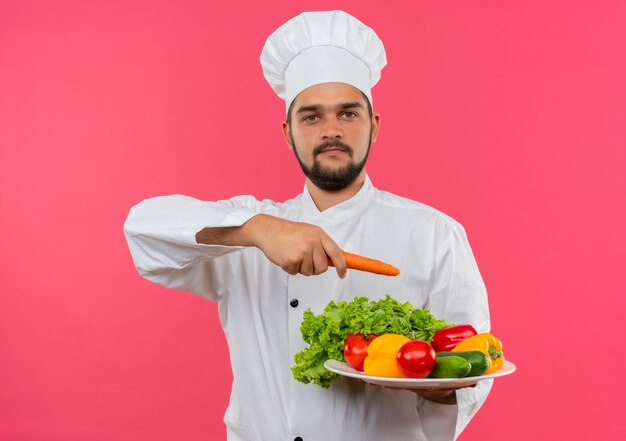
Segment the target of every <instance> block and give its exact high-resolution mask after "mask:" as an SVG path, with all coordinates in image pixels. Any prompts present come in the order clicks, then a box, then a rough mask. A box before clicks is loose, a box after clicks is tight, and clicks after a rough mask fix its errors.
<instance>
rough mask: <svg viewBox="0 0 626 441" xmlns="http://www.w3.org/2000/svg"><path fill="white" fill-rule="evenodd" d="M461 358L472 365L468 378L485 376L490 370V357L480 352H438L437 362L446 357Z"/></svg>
mask: <svg viewBox="0 0 626 441" xmlns="http://www.w3.org/2000/svg"><path fill="white" fill-rule="evenodd" d="M451 356H455V357H461V358H464V359H465V360H467V361H469V362H470V364H471V365H472V369H471V370H470V372H469V374H467V376H468V377H477V376H479V375H482V374H484V373H485V372H487V369H489V357H487V355H486V354H484V353H482V352H480V351H465V352H437V362H438V361H439V359H440V358H442V359H443V358H445V357H451Z"/></svg>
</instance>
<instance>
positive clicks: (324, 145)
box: [313, 139, 353, 158]
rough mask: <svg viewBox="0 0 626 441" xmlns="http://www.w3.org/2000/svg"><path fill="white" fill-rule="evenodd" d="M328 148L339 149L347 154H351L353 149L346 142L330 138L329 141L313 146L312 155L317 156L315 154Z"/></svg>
mask: <svg viewBox="0 0 626 441" xmlns="http://www.w3.org/2000/svg"><path fill="white" fill-rule="evenodd" d="M329 149H339V150H341V151H343V152H345V153H347V154H349V155H350V156H352V153H353V150H352V147H350V146H349V145H347V144H344V143H343V142H341V141H338V140H336V139H334V140H331V141H326V142H324V143H322V144H320V145H318V146H317V147H315V148H314V149H313V157H314V158H315V157H317V155H319V154H320V153H323V152H325V151H326V150H329Z"/></svg>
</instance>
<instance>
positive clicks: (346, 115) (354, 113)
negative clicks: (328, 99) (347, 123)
mask: <svg viewBox="0 0 626 441" xmlns="http://www.w3.org/2000/svg"><path fill="white" fill-rule="evenodd" d="M343 116H345V117H346V118H348V119H354V118H356V117H357V116H359V114H358V113H356V112H343Z"/></svg>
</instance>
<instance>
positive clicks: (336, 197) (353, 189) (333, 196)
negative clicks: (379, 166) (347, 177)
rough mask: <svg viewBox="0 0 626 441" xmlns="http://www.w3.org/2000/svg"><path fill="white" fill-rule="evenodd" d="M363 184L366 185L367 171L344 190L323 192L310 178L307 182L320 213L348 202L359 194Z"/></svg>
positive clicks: (362, 172)
mask: <svg viewBox="0 0 626 441" xmlns="http://www.w3.org/2000/svg"><path fill="white" fill-rule="evenodd" d="M363 183H365V169H363V171H361V174H359V176H358V177H357V178H356V179H355V180H354V182H353V183H352V184H350V185H349V186H347V187H346V188H344V189H342V190H337V191H326V190H322V189H321V188H319V187H316V186H315V184H313V183H312V182H311V181H310V180H309V179H308V178H307V180H306V188H307V190H309V194H310V195H311V199H313V202H314V203H315V206H316V207H317V209H318V210H319V211H324V210H327V209H329V208H331V207H334V206H335V205H338V204H341V203H342V202H344V201H347V200H348V199H350V198H351V197H352V196H354V195H355V194H357V193H358V192H359V190H360V189H361V187H363Z"/></svg>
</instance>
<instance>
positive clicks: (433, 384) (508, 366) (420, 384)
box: [324, 360, 516, 389]
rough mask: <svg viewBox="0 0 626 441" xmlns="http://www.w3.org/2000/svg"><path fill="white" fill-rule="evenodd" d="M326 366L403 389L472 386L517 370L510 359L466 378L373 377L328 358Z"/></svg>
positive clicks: (343, 373) (353, 376)
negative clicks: (494, 367) (487, 372)
mask: <svg viewBox="0 0 626 441" xmlns="http://www.w3.org/2000/svg"><path fill="white" fill-rule="evenodd" d="M324 367H325V368H326V369H328V370H329V371H331V372H334V373H335V374H339V375H342V376H344V377H350V378H357V379H359V380H363V381H366V382H367V383H371V384H377V385H379V386H387V387H399V388H403V389H450V388H452V389H458V388H461V387H467V386H471V385H473V384H475V383H477V382H479V381H483V380H487V379H489V378H497V377H504V376H505V375H509V374H512V373H513V372H515V369H516V368H515V365H514V364H513V363H511V362H510V361H508V360H505V361H504V364H503V365H502V367H501V368H500V369H498V370H497V371H496V372H494V373H493V374H488V375H480V376H478V377H464V378H390V377H372V376H371V375H367V374H365V373H364V372H361V371H357V370H356V369H353V368H351V367H350V366H349V365H348V364H347V363H342V362H341V361H337V360H327V361H326V362H325V363H324Z"/></svg>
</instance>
